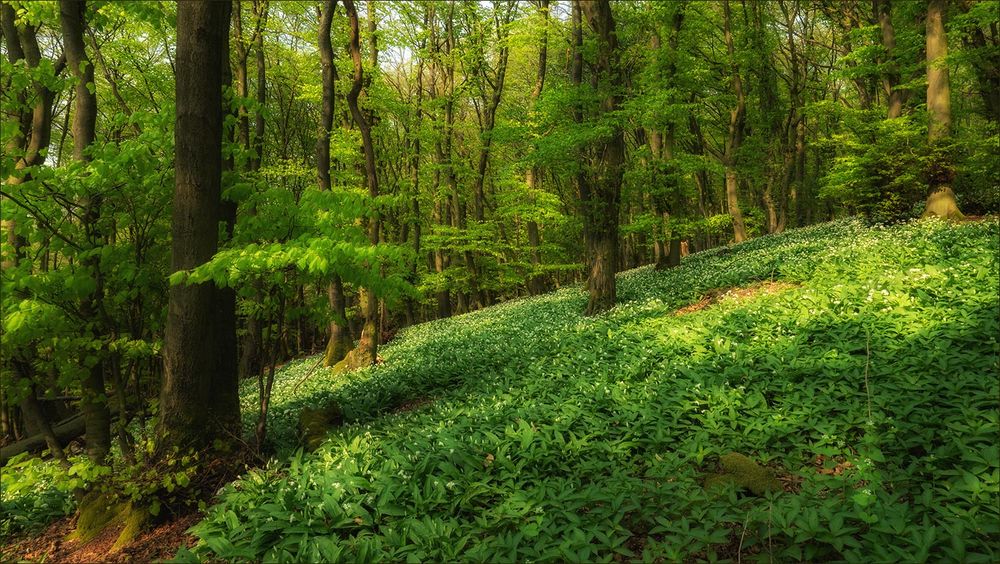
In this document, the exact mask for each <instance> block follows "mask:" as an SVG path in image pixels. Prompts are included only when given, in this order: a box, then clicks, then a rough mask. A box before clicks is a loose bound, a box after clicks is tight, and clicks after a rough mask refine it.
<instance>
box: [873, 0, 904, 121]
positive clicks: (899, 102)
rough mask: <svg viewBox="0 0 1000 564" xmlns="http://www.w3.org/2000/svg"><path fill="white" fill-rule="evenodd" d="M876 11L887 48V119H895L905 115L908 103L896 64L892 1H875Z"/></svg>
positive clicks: (883, 43)
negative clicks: (900, 85) (904, 104)
mask: <svg viewBox="0 0 1000 564" xmlns="http://www.w3.org/2000/svg"><path fill="white" fill-rule="evenodd" d="M875 10H876V12H877V15H878V23H879V27H880V28H881V30H882V47H884V48H885V56H886V64H885V68H886V70H885V73H884V74H883V76H882V84H883V87H884V88H885V91H886V95H887V96H888V97H889V107H888V110H887V112H886V118H887V119H895V118H898V117H899V116H901V115H903V103H904V102H905V101H906V93H907V91H906V90H900V89H899V83H900V78H899V64H898V63H897V62H896V29H895V27H893V25H892V2H891V0H875Z"/></svg>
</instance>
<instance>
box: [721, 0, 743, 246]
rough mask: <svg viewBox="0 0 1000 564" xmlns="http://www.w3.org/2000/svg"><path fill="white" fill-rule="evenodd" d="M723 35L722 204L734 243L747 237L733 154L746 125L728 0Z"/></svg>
mask: <svg viewBox="0 0 1000 564" xmlns="http://www.w3.org/2000/svg"><path fill="white" fill-rule="evenodd" d="M722 13H723V30H724V31H723V34H724V36H725V39H726V52H727V53H728V54H729V65H730V69H731V70H730V73H731V74H730V81H731V84H732V88H733V95H734V96H735V97H736V105H735V106H733V109H732V110H730V112H729V134H728V136H727V137H726V152H725V155H724V156H723V163H724V164H725V166H726V203H727V204H728V206H729V215H731V216H732V218H733V234H734V237H735V239H736V242H737V243H739V242H741V241H745V240H746V238H747V230H746V226H745V225H744V223H743V212H742V210H741V209H740V192H739V179H738V177H737V172H736V155H737V153H738V152H739V150H740V145H741V144H742V143H743V128H744V126H745V124H746V96H745V94H744V92H743V79H742V78H741V77H740V67H739V64H738V63H737V61H736V47H735V46H734V44H733V17H732V12H731V11H730V9H729V0H723V1H722Z"/></svg>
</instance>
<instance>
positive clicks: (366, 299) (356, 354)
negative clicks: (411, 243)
mask: <svg viewBox="0 0 1000 564" xmlns="http://www.w3.org/2000/svg"><path fill="white" fill-rule="evenodd" d="M344 9H345V10H346V12H347V18H348V21H349V23H350V27H351V36H350V40H349V41H348V46H347V47H348V50H349V51H350V53H351V60H352V61H353V62H354V81H353V83H352V84H351V90H350V91H348V93H347V106H348V107H349V108H350V110H351V116H352V117H353V118H354V123H356V124H357V125H358V130H359V131H360V132H361V143H362V145H363V148H364V152H365V179H366V182H367V184H368V195H369V196H370V197H371V199H372V205H373V206H374V205H375V198H377V197H378V194H379V190H378V174H377V172H376V170H375V148H374V146H373V145H372V132H371V126H370V125H369V123H368V120H367V119H366V118H365V116H364V114H363V113H362V112H361V108H360V107H359V105H358V96H359V95H360V94H361V87H362V83H363V82H364V70H363V69H362V66H361V33H360V30H359V25H358V12H357V10H356V9H355V7H354V0H344ZM378 237H379V214H378V211H377V210H375V211H374V212H373V213H372V217H370V218H369V219H368V241H369V243H370V244H371V245H372V246H373V247H374V246H375V245H377V244H378ZM369 266H370V267H371V268H375V265H369ZM361 294H362V295H361V297H360V299H361V303H362V308H361V309H362V314H363V316H364V325H363V326H362V329H361V338H360V339H359V341H358V346H357V348H355V349H354V350H353V351H351V354H350V355H348V364H349V365H350V367H351V368H356V367H360V366H367V365H369V364H373V363H374V362H375V360H376V359H377V358H378V344H379V343H378V340H379V331H378V300H377V299H376V297H375V293H374V292H372V291H371V289H363V290H362V291H361Z"/></svg>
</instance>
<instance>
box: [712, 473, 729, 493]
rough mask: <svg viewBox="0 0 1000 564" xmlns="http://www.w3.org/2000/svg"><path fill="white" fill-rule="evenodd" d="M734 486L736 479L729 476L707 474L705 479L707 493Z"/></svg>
mask: <svg viewBox="0 0 1000 564" xmlns="http://www.w3.org/2000/svg"><path fill="white" fill-rule="evenodd" d="M735 485H736V478H734V477H733V476H732V475H730V474H709V475H708V477H707V478H705V489H706V490H708V491H717V490H725V489H728V488H729V487H730V486H735Z"/></svg>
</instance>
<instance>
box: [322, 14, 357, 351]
mask: <svg viewBox="0 0 1000 564" xmlns="http://www.w3.org/2000/svg"><path fill="white" fill-rule="evenodd" d="M336 7H337V0H327V1H326V2H325V3H324V4H323V8H322V10H321V11H320V24H319V56H320V62H321V63H322V66H323V71H322V82H323V107H322V111H321V113H320V127H319V133H318V135H317V139H316V175H317V178H318V179H319V187H320V190H332V185H331V182H330V134H331V132H332V131H333V115H334V113H335V110H336V108H335V106H334V103H335V102H334V100H335V96H336V84H337V83H336V67H335V65H334V60H333V44H332V43H331V41H330V25H331V22H332V21H333V13H334V10H335V9H336ZM327 294H328V296H329V301H330V309H331V310H332V313H333V321H331V322H330V339H329V340H328V341H327V344H326V352H325V353H324V355H323V363H324V364H325V365H326V366H333V365H335V364H337V363H338V362H340V361H341V360H343V358H344V357H345V356H347V353H348V352H350V350H351V345H352V344H353V343H352V339H351V330H350V328H349V327H348V326H347V305H346V304H347V301H346V298H345V296H344V283H343V282H342V281H341V279H340V277H339V276H336V275H334V278H333V280H332V281H331V283H330V286H329V288H328V289H327Z"/></svg>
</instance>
